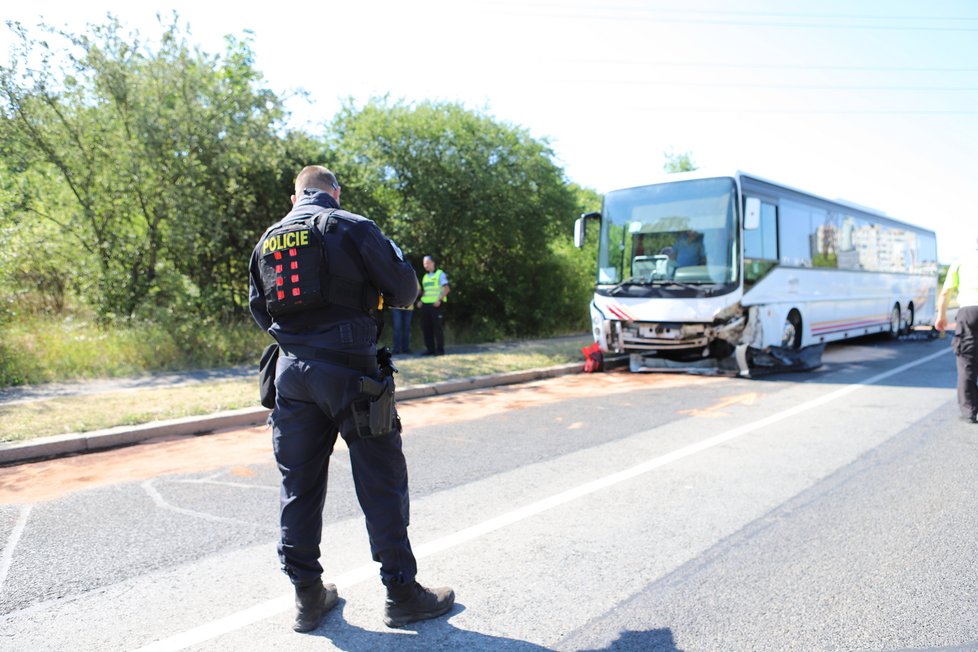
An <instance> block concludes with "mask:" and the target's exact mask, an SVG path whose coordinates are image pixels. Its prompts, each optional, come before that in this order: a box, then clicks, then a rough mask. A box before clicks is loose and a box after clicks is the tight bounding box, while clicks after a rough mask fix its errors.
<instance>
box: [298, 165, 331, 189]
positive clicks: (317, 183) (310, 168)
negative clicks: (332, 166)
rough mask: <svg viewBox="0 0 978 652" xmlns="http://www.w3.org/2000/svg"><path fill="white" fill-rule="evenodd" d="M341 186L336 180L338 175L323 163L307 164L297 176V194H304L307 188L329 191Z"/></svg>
mask: <svg viewBox="0 0 978 652" xmlns="http://www.w3.org/2000/svg"><path fill="white" fill-rule="evenodd" d="M339 187H340V184H339V183H337V181H336V175H335V174H333V173H332V172H330V171H329V170H328V169H327V168H325V167H323V166H322V165H307V166H306V167H304V168H302V171H301V172H299V176H297V177H296V178H295V194H296V195H302V193H303V191H305V190H306V189H307V188H315V189H316V190H325V191H327V192H329V191H331V190H336V189H337V188H339Z"/></svg>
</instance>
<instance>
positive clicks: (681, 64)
mask: <svg viewBox="0 0 978 652" xmlns="http://www.w3.org/2000/svg"><path fill="white" fill-rule="evenodd" d="M554 61H560V62H561V63H576V64H596V65H615V66H621V65H631V66H650V67H651V66H654V67H662V68H667V67H669V68H725V69H731V68H732V69H741V68H742V69H745V70H830V71H835V72H838V71H843V72H845V71H854V72H907V73H914V72H948V73H957V72H978V67H974V68H971V67H963V68H962V67H923V66H921V67H916V66H915V67H909V66H850V65H817V64H791V63H717V62H699V63H697V62H692V61H636V60H634V59H575V60H572V61H568V59H565V58H561V59H554Z"/></svg>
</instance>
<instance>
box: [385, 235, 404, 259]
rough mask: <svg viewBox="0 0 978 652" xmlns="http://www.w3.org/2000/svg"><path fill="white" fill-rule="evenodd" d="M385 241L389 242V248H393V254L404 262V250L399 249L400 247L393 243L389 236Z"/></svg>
mask: <svg viewBox="0 0 978 652" xmlns="http://www.w3.org/2000/svg"><path fill="white" fill-rule="evenodd" d="M387 242H388V243H390V246H391V249H393V250H394V255H395V256H397V259H398V260H399V261H401V262H402V263H403V262H404V252H403V251H401V248H400V247H398V246H397V245H396V244H394V241H393V240H391V239H390V238H388V239H387Z"/></svg>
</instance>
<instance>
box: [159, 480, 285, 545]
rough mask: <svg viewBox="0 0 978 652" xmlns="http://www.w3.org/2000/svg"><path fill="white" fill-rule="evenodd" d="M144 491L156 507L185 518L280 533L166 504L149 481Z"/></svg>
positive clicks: (276, 529)
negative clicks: (191, 517)
mask: <svg viewBox="0 0 978 652" xmlns="http://www.w3.org/2000/svg"><path fill="white" fill-rule="evenodd" d="M143 489H144V490H145V491H146V493H148V494H149V496H150V498H152V499H153V502H154V503H156V506H157V507H159V508H161V509H166V510H169V511H171V512H176V513H177V514H183V515H185V516H193V517H194V518H202V519H204V520H205V521H217V522H218V523H232V524H234V525H245V526H247V527H253V528H259V529H262V530H267V529H272V530H273V531H274V532H276V533H277V532H278V528H268V527H267V526H264V525H259V524H257V523H252V522H250V521H243V520H241V519H237V518H228V517H227V516H216V515H214V514H208V513H207V512H198V511H196V510H193V509H184V508H183V507H177V506H175V505H171V504H170V503H168V502H166V499H165V498H163V495H162V494H160V492H159V491H157V490H156V487H154V486H153V481H152V480H147V481H146V482H144V483H143Z"/></svg>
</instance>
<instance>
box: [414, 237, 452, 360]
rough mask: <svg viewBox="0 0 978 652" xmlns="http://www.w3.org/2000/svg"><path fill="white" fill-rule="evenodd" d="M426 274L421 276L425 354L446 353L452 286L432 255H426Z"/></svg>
mask: <svg viewBox="0 0 978 652" xmlns="http://www.w3.org/2000/svg"><path fill="white" fill-rule="evenodd" d="M423 264H424V269H425V275H424V276H422V277H421V291H422V294H421V298H420V299H419V300H418V303H417V306H418V309H419V310H420V311H421V330H422V331H423V332H424V345H425V352H424V354H423V355H445V310H444V308H445V302H446V301H447V300H448V298H447V297H448V293H449V292H451V291H452V288H451V287H450V286H449V285H448V276H447V275H446V274H445V272H443V271H442V270H440V269H438V267H437V266H436V265H435V259H434V258H432V257H431V256H425V257H424V261H423Z"/></svg>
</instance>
